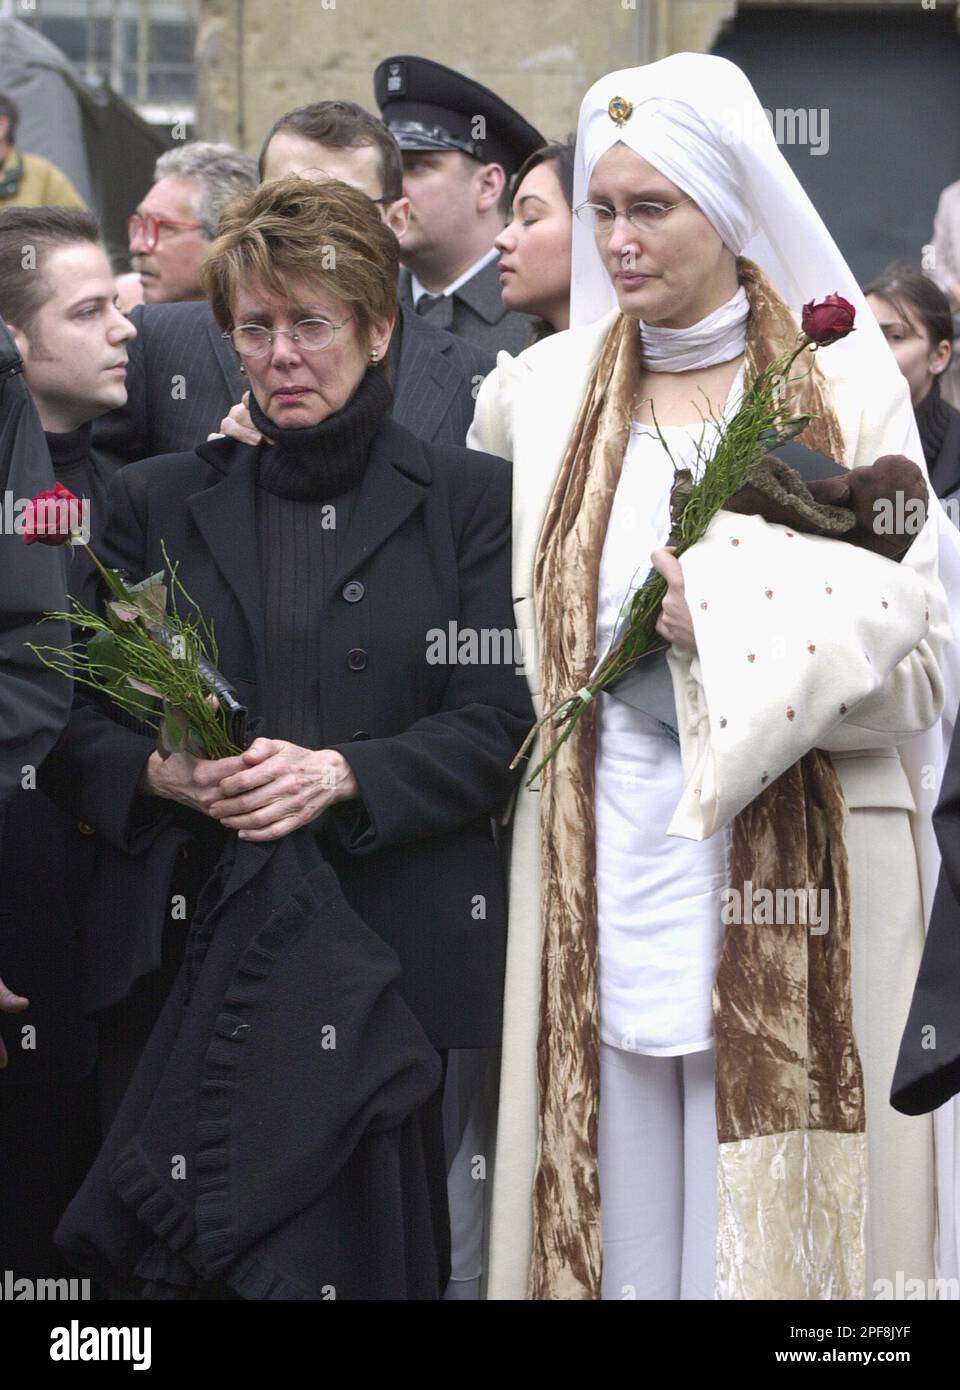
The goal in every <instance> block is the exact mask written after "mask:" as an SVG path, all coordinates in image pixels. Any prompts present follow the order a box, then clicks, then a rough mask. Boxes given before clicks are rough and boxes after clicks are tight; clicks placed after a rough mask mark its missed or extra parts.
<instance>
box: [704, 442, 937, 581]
mask: <svg viewBox="0 0 960 1390" xmlns="http://www.w3.org/2000/svg"><path fill="white" fill-rule="evenodd" d="M927 502H928V492H927V485H926V482H925V480H924V476H923V473H922V472H921V470H920V469H919V468H918V467H917V465H916V464H915V463H912V462H911V461H910V459H908V458H905V457H904V456H903V455H902V454H885V455H884V457H883V458H879V459H877V461H876V463H874V464H870V465H868V466H866V467H864V468H851V469H850V471H849V472H847V473H845V474H844V475H843V476H842V477H836V478H821V479H818V480H816V481H812V482H809V483H804V482H803V480H802V479H801V477H800V475H799V473H797V471H796V469H794V468H791V467H790V466H789V464H786V463H784V462H783V460H782V459H778V458H775V457H774V456H773V455H771V454H767V455H766V456H765V457H764V458H762V459H760V461H759V463H757V464H755V465H754V467H753V468H752V469H751V472H750V481H749V482H747V483H745V484H744V486H743V487H742V488H740V490H739V491H738V492H736V493H734V495H733V496H732V497H731V498H730V499H729V500H728V501H727V502H726V503H725V508H726V510H727V511H731V512H739V513H740V514H742V515H748V516H762V517H763V518H764V520H765V521H773V522H777V523H779V524H780V525H781V526H792V527H793V528H794V529H795V530H797V531H805V532H807V533H808V534H812V535H817V536H833V537H835V538H836V539H837V540H843V541H847V542H848V543H849V544H850V545H859V546H862V547H863V548H864V549H865V550H872V551H874V552H875V553H876V554H877V555H885V556H886V557H887V558H888V559H890V560H899V559H901V558H902V556H903V555H905V554H906V552H907V551H908V550H909V548H910V546H911V544H912V543H913V540H914V538H915V537H916V536H917V535H918V534H919V533H920V531H921V529H922V528H923V524H924V522H925V521H926V517H927Z"/></svg>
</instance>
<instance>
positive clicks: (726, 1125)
mask: <svg viewBox="0 0 960 1390" xmlns="http://www.w3.org/2000/svg"><path fill="white" fill-rule="evenodd" d="M738 271H739V275H740V281H741V283H742V284H743V285H744V286H745V288H746V290H747V294H748V296H749V299H750V317H749V320H748V327H747V344H746V379H747V382H748V383H749V382H750V381H751V380H752V379H754V377H755V376H756V374H757V373H758V372H759V371H760V370H761V369H762V368H763V367H764V366H766V365H767V364H768V363H769V362H770V361H772V359H773V358H774V357H775V356H776V355H777V354H778V353H779V352H780V351H782V350H783V349H784V348H785V347H787V346H789V345H790V344H792V342H793V341H794V340H795V337H796V333H797V324H796V321H795V320H794V318H793V317H792V316H791V314H790V311H789V310H788V309H787V307H786V305H785V304H784V303H783V301H782V300H781V299H780V297H779V296H778V295H777V293H776V291H775V290H774V289H773V287H772V286H771V285H770V283H769V281H767V280H766V278H765V276H764V275H763V273H762V272H761V271H760V270H759V268H758V267H757V266H755V265H753V264H752V263H751V262H749V261H745V260H740V261H739V262H738ZM640 372H641V359H640V346H639V335H638V331H637V324H636V322H635V321H633V320H631V319H628V318H625V317H624V316H622V315H621V316H620V317H619V318H618V319H617V321H616V322H615V323H614V324H613V326H612V328H611V330H610V333H609V335H608V338H607V340H606V342H605V344H604V347H603V349H602V351H601V354H600V358H599V361H598V363H597V366H596V369H595V371H594V373H593V376H592V378H591V380H590V382H589V385H588V387H587V390H586V394H585V396H584V400H583V404H582V406H581V409H580V413H579V416H578V418H577V422H576V425H575V426H574V430H573V433H572V435H571V438H570V442H569V445H568V447H567V452H566V455H565V457H564V460H563V463H562V465H561V468H560V472H559V474H558V477H557V482H556V486H555V489H554V492H553V495H552V498H551V501H550V504H549V506H548V509H547V514H546V519H545V521H544V526H543V530H542V532H541V536H540V542H539V548H538V552H537V558H536V567H535V597H536V612H537V625H538V634H539V641H540V651H541V653H542V657H541V663H542V676H543V699H544V704H545V706H546V707H547V708H550V707H551V706H552V705H554V704H555V703H557V702H558V701H559V700H560V699H561V698H563V697H564V696H565V695H567V694H569V692H570V691H571V690H576V689H578V688H579V687H580V686H581V685H583V684H584V682H585V680H586V679H587V677H588V675H589V673H590V671H591V670H592V668H593V666H594V665H595V662H596V657H597V653H596V625H597V598H598V594H597V591H598V576H599V569H600V558H601V554H602V550H603V542H604V537H605V534H606V529H607V524H608V520H609V516H610V511H611V507H612V504H613V498H614V493H615V492H616V488H617V483H618V480H619V477H620V470H621V468H622V465H623V458H624V453H625V450H626V446H627V441H628V436H629V431H630V424H631V421H632V419H633V416H634V408H635V402H636V401H637V400H638V384H639V379H640ZM791 404H792V405H794V406H796V409H797V411H798V413H799V412H802V413H806V414H809V415H811V416H812V417H813V418H812V420H811V423H810V425H809V426H808V427H807V429H806V430H805V431H804V433H803V434H802V435H801V436H800V439H801V442H804V443H807V444H809V445H810V447H812V448H816V449H819V450H820V451H821V452H823V453H825V454H827V455H829V456H830V457H832V458H834V459H836V460H837V461H838V462H841V463H842V462H844V461H845V460H844V444H843V438H842V435H841V433H840V428H839V425H838V423H837V420H836V417H835V416H834V414H833V411H832V409H831V407H830V405H829V401H828V398H827V393H826V386H825V383H824V381H823V377H822V375H821V373H820V372H819V370H818V369H817V368H816V367H815V366H814V368H813V370H811V371H809V372H808V373H806V374H805V375H804V377H803V380H802V382H801V383H800V384H799V385H798V386H797V387H796V388H794V395H793V398H792V400H791ZM639 558H641V557H638V560H639ZM551 735H552V731H551V729H550V727H549V725H548V726H545V729H544V736H543V737H544V751H546V748H547V747H549V746H550V742H551ZM595 755H596V713H595V707H591V709H590V710H589V711H588V713H587V714H586V715H585V716H584V717H583V718H582V720H581V722H580V725H579V727H578V729H577V732H576V734H575V735H574V736H573V737H572V738H571V739H569V740H568V741H567V742H566V743H565V744H564V745H563V746H562V747H561V749H560V750H559V752H558V754H557V756H556V757H555V758H554V760H553V761H552V762H551V763H550V764H549V765H548V767H547V768H546V769H545V771H544V773H543V775H542V795H541V856H542V864H543V901H542V906H543V921H544V937H543V955H542V967H541V1001H540V1021H539V1037H538V1048H537V1070H538V1083H539V1140H538V1155H537V1168H536V1177H535V1183H534V1244H533V1257H532V1262H531V1269H530V1283H529V1296H530V1297H531V1298H536V1299H596V1298H599V1297H600V1281H601V1272H602V1244H601V1226H600V1184H599V1175H598V1168H597V1119H598V1108H599V1098H600V1065H599V1056H600V1054H599V1047H600V1043H599V1017H598V991H597V899H596V845H595V838H596V830H595V821H594V759H595ZM844 821H845V806H844V801H843V793H842V791H841V788H840V785H839V781H838V779H837V776H836V773H835V771H834V768H833V765H832V763H831V761H830V759H829V757H828V756H827V755H826V754H824V753H821V752H818V751H817V750H813V751H812V752H810V753H808V754H807V755H806V756H805V757H804V758H802V759H801V760H800V762H798V763H796V764H795V765H794V766H793V767H792V768H790V769H788V771H787V772H786V773H784V774H783V776H781V777H780V778H778V779H777V781H776V782H774V783H773V784H771V786H769V787H768V788H766V789H765V790H764V791H763V792H762V793H761V795H760V796H758V797H757V798H756V799H755V800H754V801H753V802H752V803H751V805H750V806H748V807H747V808H746V809H745V810H744V811H743V812H742V813H741V814H740V815H739V816H738V817H737V818H736V819H735V820H734V822H733V826H732V835H731V855H730V864H729V881H730V883H731V884H732V885H733V886H736V885H740V886H741V892H742V891H743V887H742V886H743V884H744V883H745V882H746V881H747V880H749V881H750V882H751V883H752V884H753V885H754V891H755V893H756V891H757V890H759V889H761V888H770V889H773V890H776V889H777V888H792V889H814V890H822V889H826V890H827V891H828V892H829V894H830V897H829V899H828V901H829V903H830V924H829V930H828V931H827V932H825V933H823V934H822V935H816V934H813V933H812V932H811V929H810V927H809V926H807V925H805V924H803V923H797V924H796V925H793V926H789V925H778V926H769V925H759V924H758V925H754V924H753V923H746V924H743V925H740V924H738V925H736V926H731V927H728V928H727V930H726V935H725V939H724V944H723V948H722V954H721V960H720V965H719V969H718V974H717V980H716V985H715V988H714V997H713V1007H714V1020H715V1039H716V1062H717V1125H718V1138H719V1141H720V1171H719V1173H718V1183H719V1200H720V1231H719V1237H718V1246H717V1251H718V1285H717V1288H718V1296H720V1297H744V1298H818V1297H819V1298H823V1297H839V1298H844V1297H860V1296H862V1283H863V1252H862V1245H863V1202H864V1195H863V1194H864V1181H863V1162H864V1155H863V1132H864V1107H863V1082H862V1075H861V1071H860V1062H859V1057H858V1055H857V1049H856V1044H855V1041H854V1035H853V1026H852V1000H851V988H850V942H849V889H848V883H847V860H846V849H845V841H844ZM818 901H819V900H818ZM717 910H718V914H719V912H720V904H719V902H718V907H717Z"/></svg>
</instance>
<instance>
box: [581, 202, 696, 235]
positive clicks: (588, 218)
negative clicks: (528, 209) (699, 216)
mask: <svg viewBox="0 0 960 1390" xmlns="http://www.w3.org/2000/svg"><path fill="white" fill-rule="evenodd" d="M692 202H693V199H692V198H679V199H678V200H677V202H675V203H631V204H630V206H629V207H628V208H627V209H626V210H625V211H622V212H621V211H620V210H619V209H617V208H611V207H607V206H606V204H604V203H581V204H580V206H579V207H578V208H574V210H573V211H574V215H575V216H576V217H577V219H578V220H579V221H580V222H585V223H586V225H587V226H588V227H590V228H591V229H592V230H593V231H594V232H596V234H597V235H598V236H603V237H607V236H610V234H611V232H612V231H613V229H614V226H615V225H616V221H617V218H618V217H625V218H626V219H627V221H628V222H629V223H630V226H631V227H632V228H633V229H634V231H637V232H655V231H656V230H657V229H658V228H659V227H662V226H663V224H664V222H665V221H666V220H667V217H668V216H669V215H670V213H671V212H673V210H674V208H678V207H679V206H680V204H681V203H692Z"/></svg>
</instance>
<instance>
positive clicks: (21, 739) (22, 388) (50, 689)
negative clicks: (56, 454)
mask: <svg viewBox="0 0 960 1390" xmlns="http://www.w3.org/2000/svg"><path fill="white" fill-rule="evenodd" d="M22 368H23V362H22V361H21V358H20V354H19V352H18V351H17V348H16V344H15V343H14V341H13V339H12V338H11V336H10V334H9V332H8V331H7V326H6V324H5V323H4V322H3V319H0V508H2V510H3V512H4V513H5V515H4V516H3V525H2V526H0V824H2V819H3V809H2V807H3V802H4V801H5V800H6V799H7V798H8V797H9V796H11V795H12V794H13V793H14V792H15V791H16V790H17V789H18V788H19V787H20V786H21V784H22V778H23V769H24V767H34V768H36V767H39V765H40V764H41V763H42V762H43V759H44V757H45V755H46V753H47V752H48V751H49V749H50V748H51V747H52V746H53V744H54V743H55V742H56V739H57V735H58V734H59V732H60V730H61V729H62V728H63V725H64V724H65V722H66V718H67V712H68V710H69V708H70V695H71V682H70V681H69V680H67V679H66V677H64V676H60V675H57V674H56V672H54V671H51V670H50V669H49V668H48V667H46V666H44V665H43V663H42V662H41V661H40V659H39V658H38V657H36V656H34V654H33V653H32V652H31V651H28V650H27V647H26V645H25V644H26V643H27V642H34V643H36V644H37V645H38V646H42V645H47V646H58V647H65V646H66V644H67V643H68V642H69V641H70V632H69V629H68V627H67V624H66V623H52V622H51V623H42V624H41V618H42V616H43V614H44V613H48V612H54V611H56V612H63V611H64V610H65V609H66V606H67V588H66V570H65V566H64V556H63V551H62V550H61V549H59V548H55V547H52V546H47V545H31V546H26V545H24V543H23V540H22V538H21V536H20V535H19V534H18V533H17V531H16V530H15V529H14V523H15V521H16V519H17V517H18V516H19V514H20V513H19V512H18V510H17V503H18V502H23V501H25V500H28V499H30V498H32V497H35V496H36V494H37V493H38V492H43V491H45V490H46V489H48V488H52V487H53V485H54V481H55V480H54V475H53V465H52V464H51V462H50V454H49V451H48V449H47V441H46V440H45V438H44V436H43V429H42V427H41V425H40V419H39V417H38V415H37V412H36V409H35V407H34V404H33V401H32V399H31V397H30V393H29V391H28V390H27V388H26V385H25V383H24V380H23V377H22V375H21V371H22ZM7 512H9V515H7V514H6V513H7Z"/></svg>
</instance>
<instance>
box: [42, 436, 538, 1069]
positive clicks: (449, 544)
mask: <svg viewBox="0 0 960 1390" xmlns="http://www.w3.org/2000/svg"><path fill="white" fill-rule="evenodd" d="M258 455H259V450H258V449H255V448H251V447H249V446H247V445H242V444H238V443H236V442H234V441H231V440H216V441H213V442H211V443H209V444H204V445H202V446H200V447H199V448H198V449H197V450H196V451H195V452H193V453H184V454H176V455H171V456H167V457H162V458H156V459H149V460H145V461H143V462H142V463H137V464H132V465H130V466H128V467H126V468H123V469H121V470H119V472H118V473H117V474H116V476H115V477H114V479H113V482H112V484H111V493H110V504H109V505H110V513H109V520H108V524H107V532H106V536H105V538H104V543H103V551H104V555H103V558H104V560H105V562H106V563H107V564H109V565H113V566H118V567H121V568H123V569H125V570H126V571H128V572H129V573H130V574H131V575H132V576H133V577H135V578H140V577H142V576H144V575H146V574H149V573H151V572H153V571H155V570H157V569H160V568H161V567H162V564H163V556H162V552H161V541H163V542H164V543H165V544H166V547H167V551H168V553H169V555H170V557H171V559H175V560H176V561H177V562H178V564H179V571H178V573H179V577H180V579H181V580H182V582H183V584H184V585H185V587H186V589H187V591H188V592H189V594H190V595H191V597H192V598H193V599H194V600H195V601H196V603H197V604H198V605H199V606H200V608H201V609H202V611H203V613H204V614H205V616H206V618H207V619H208V621H212V622H213V624H214V626H215V630H216V636H217V642H218V645H219V650H220V666H221V669H222V670H223V672H224V674H225V675H226V676H227V678H228V679H229V680H230V681H231V682H232V683H233V684H234V686H235V687H236V689H237V691H238V693H239V695H240V697H241V699H242V700H243V701H244V702H245V703H246V704H247V706H248V708H249V710H250V713H251V716H252V717H254V718H256V717H259V718H261V719H262V720H263V732H264V734H266V735H267V736H269V734H270V710H269V709H267V708H265V707H264V703H263V698H262V695H261V691H262V689H263V688H264V676H263V668H264V633H263V615H262V600H261V594H260V580H259V561H258V548H257V536H256V531H255V524H256V512H255V494H254V488H255V479H256V474H257V465H258ZM509 516H510V469H509V465H508V464H507V463H505V462H504V461H503V460H502V459H497V458H493V457H491V456H489V455H484V454H479V453H477V452H474V451H468V450H466V449H461V448H458V447H455V446H448V445H429V444H425V443H423V442H421V441H419V440H418V439H416V438H415V437H414V436H413V435H412V434H410V433H409V432H408V431H407V430H405V429H403V428H402V427H401V426H400V425H398V424H397V423H396V421H394V420H392V419H389V418H387V419H385V420H384V422H383V424H382V425H381V427H380V429H379V431H378V433H377V435H376V436H375V438H374V440H373V443H372V446H371V448H370V453H369V457H368V462H367V467H366V472H365V474H364V477H363V481H362V483H361V485H360V488H359V490H358V493H357V498H356V502H355V504H354V508H353V514H352V516H351V519H350V523H349V526H348V528H347V531H346V534H345V536H344V538H343V539H342V541H341V549H340V564H339V569H338V572H337V573H336V574H334V575H332V576H331V577H330V578H331V582H330V583H329V585H328V587H327V591H326V594H325V607H324V620H323V622H322V625H321V626H320V628H319V631H320V632H321V634H322V635H321V640H320V641H319V642H318V645H317V649H316V653H315V656H316V662H317V666H318V669H319V671H320V672H321V673H322V684H321V688H322V702H323V708H322V710H321V711H320V718H321V727H322V730H323V738H322V743H321V746H324V747H330V748H335V749H338V750H339V751H340V752H341V753H342V754H343V755H344V757H345V758H346V759H347V761H348V762H349V763H350V766H351V767H352V769H353V772H354V774H355V776H356V778H357V781H358V783H359V787H360V792H361V800H360V801H359V802H356V801H355V802H346V803H341V804H339V805H338V806H336V807H333V808H331V809H330V811H328V812H327V813H326V814H325V815H324V816H323V817H321V818H320V820H319V821H317V822H316V823H315V827H316V830H317V832H318V835H319V837H320V841H321V846H322V848H323V852H324V854H325V856H326V857H327V859H328V862H329V863H330V864H331V865H332V866H333V868H334V870H335V872H336V873H337V875H338V878H339V880H340V882H341V884H342V887H343V892H344V895H345V897H346V899H347V901H348V902H349V904H350V906H351V907H352V908H353V909H354V910H355V911H356V912H357V913H358V914H359V916H360V917H361V918H362V920H363V921H365V922H366V923H367V925H368V926H370V927H371V928H372V929H373V930H374V931H375V932H377V933H378V934H379V935H380V936H382V937H383V939H384V940H386V941H387V942H388V944H389V945H390V946H392V947H393V949H394V950H395V951H396V953H397V955H398V957H399V960H400V965H401V979H400V989H401V993H402V995H403V997H404V998H405V1000H406V1002H407V1003H408V1005H409V1006H410V1008H411V1009H412V1010H413V1012H414V1014H415V1016H416V1017H417V1018H418V1020H419V1021H420V1023H421V1025H422V1026H423V1027H424V1029H425V1030H426V1032H427V1034H428V1036H429V1037H430V1040H431V1042H432V1043H433V1044H434V1046H435V1047H438V1048H444V1047H485V1046H496V1045H497V1044H498V1043H499V1035H500V1024H501V1007H502V988H503V968H504V953H505V938H506V907H505V882H504V872H503V866H502V863H501V857H500V853H499V850H498V847H497V845H496V842H495V838H494V834H493V831H492V828H491V817H493V816H496V814H497V813H498V812H499V811H500V810H501V808H502V807H503V806H504V805H505V803H506V802H507V800H508V798H509V796H510V795H511V793H512V790H513V788H514V786H515V784H516V781H517V779H518V777H519V775H520V774H519V773H513V772H511V771H510V770H509V766H508V765H509V762H510V759H511V757H512V755H513V753H514V752H515V751H516V749H517V747H518V746H519V744H520V743H521V742H522V740H523V737H524V735H525V733H526V731H527V729H528V728H529V726H530V724H531V723H532V722H533V717H534V716H533V710H532V707H531V704H530V700H529V695H528V693H527V688H526V682H525V681H524V678H523V676H522V675H521V674H519V673H518V671H517V668H516V667H515V666H514V664H513V663H514V661H515V660H516V656H515V653H514V650H513V643H512V642H510V641H508V642H506V643H502V644H501V643H497V642H490V641H487V642H486V644H485V653H486V655H487V657H488V660H487V661H486V662H476V661H474V662H473V663H471V664H468V663H457V662H456V660H455V658H456V656H457V655H458V652H459V651H460V650H461V648H460V647H459V646H458V644H457V642H456V641H450V640H447V639H448V638H449V636H450V634H451V633H462V632H464V631H466V632H467V633H483V632H488V633H489V632H491V631H502V630H507V631H508V632H509V633H511V634H512V629H513V613H512V605H511V598H510V580H509V575H510V558H509V549H510V544H509V537H510V531H509ZM438 632H440V633H442V634H443V635H444V639H445V641H444V643H438V641H437V639H436V634H437V633H438ZM431 634H432V636H431ZM443 645H445V646H446V648H447V650H446V651H445V652H443V651H442V647H443ZM474 646H476V643H474ZM504 648H505V653H504V654H505V655H506V656H507V662H502V661H498V660H496V659H495V660H493V661H490V660H489V656H490V653H491V651H492V652H493V653H494V655H495V656H496V654H497V653H498V652H499V651H501V650H503V649H504ZM438 651H439V652H440V654H441V655H443V656H445V657H447V658H451V657H452V658H454V660H453V662H452V663H451V662H450V661H449V660H448V662H447V663H446V664H443V663H442V662H440V661H437V660H436V657H437V654H438ZM481 654H484V653H483V651H481ZM430 657H432V658H433V659H432V660H431V659H429V658H430ZM149 752H150V743H149V740H146V739H144V738H143V737H142V736H141V735H138V734H136V733H134V732H132V731H131V730H129V729H126V728H123V727H122V726H120V725H119V724H116V723H114V722H113V721H112V720H111V719H110V718H108V717H107V716H106V715H104V714H102V713H101V712H100V711H98V710H92V709H90V708H89V707H88V706H82V705H78V707H77V708H76V709H75V712H74V714H73V715H72V716H71V723H70V725H68V728H67V731H66V734H65V736H64V738H62V739H61V741H60V745H59V748H58V763H59V769H58V772H59V776H60V777H61V778H67V779H69V781H70V784H71V787H72V796H73V798H74V805H75V807H76V809H77V810H78V811H79V812H80V813H81V814H84V813H86V818H87V819H91V822H92V823H96V824H97V825H98V828H101V829H103V830H104V831H105V833H110V834H112V836H114V837H115V838H117V839H118V840H120V841H121V842H122V841H123V839H124V837H125V836H129V834H130V833H131V828H132V827H135V826H137V825H141V826H145V825H147V824H151V825H152V826H153V827H154V828H155V827H156V825H157V823H158V822H159V821H161V820H162V818H163V817H165V816H170V817H173V818H174V819H179V818H180V817H181V816H182V808H172V807H171V804H170V803H169V802H165V801H161V800H159V799H158V798H153V797H144V796H141V795H139V794H138V793H137V791H136V785H137V781H138V779H139V777H140V774H141V772H142V769H143V766H144V764H145V762H146V759H147V756H148V755H149ZM186 814H187V816H188V817H190V818H191V819H192V820H194V821H197V820H200V821H203V820H204V818H203V817H199V816H198V815H195V814H194V813H193V812H187V813H186ZM105 822H106V823H105ZM180 823H182V821H181V822H180ZM206 824H207V825H209V824H210V822H209V821H207V822H206Z"/></svg>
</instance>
